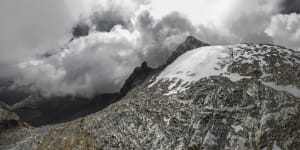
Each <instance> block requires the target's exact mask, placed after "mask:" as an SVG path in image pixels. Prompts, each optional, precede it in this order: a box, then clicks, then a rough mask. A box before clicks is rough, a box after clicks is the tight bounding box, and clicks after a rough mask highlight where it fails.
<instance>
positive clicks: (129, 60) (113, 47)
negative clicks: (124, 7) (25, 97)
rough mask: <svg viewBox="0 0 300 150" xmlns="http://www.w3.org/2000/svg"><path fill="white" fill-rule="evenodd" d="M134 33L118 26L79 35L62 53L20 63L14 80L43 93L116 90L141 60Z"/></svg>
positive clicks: (110, 91) (87, 94) (48, 94)
mask: <svg viewBox="0 0 300 150" xmlns="http://www.w3.org/2000/svg"><path fill="white" fill-rule="evenodd" d="M134 34H135V33H130V32H128V31H127V30H124V29H122V28H121V27H120V26H117V27H115V28H114V29H113V31H112V32H107V33H104V32H97V33H92V34H91V35H89V36H87V37H82V38H78V39H76V40H74V41H73V42H72V43H70V45H69V47H68V48H66V49H64V50H63V52H61V53H57V54H55V55H53V56H51V57H49V58H47V59H45V58H43V59H35V60H31V61H28V62H25V63H21V64H20V65H19V67H20V69H21V75H22V76H20V77H19V78H18V80H17V83H18V84H21V85H28V84H32V85H33V86H32V90H34V91H40V92H42V93H43V94H44V95H46V96H50V95H81V96H86V97H89V96H92V95H94V94H97V93H99V92H100V93H112V92H116V89H119V88H120V87H121V86H122V84H123V83H124V81H125V79H126V78H127V77H128V75H129V74H130V73H131V71H132V70H133V68H134V67H135V66H138V65H139V63H140V61H139V58H138V56H137V55H136V52H135V51H134V47H136V45H135V43H136V38H135V37H136V35H134Z"/></svg>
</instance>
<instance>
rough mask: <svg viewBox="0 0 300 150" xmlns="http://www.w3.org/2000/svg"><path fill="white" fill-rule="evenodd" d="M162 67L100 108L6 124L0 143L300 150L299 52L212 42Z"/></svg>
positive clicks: (8, 145)
mask: <svg viewBox="0 0 300 150" xmlns="http://www.w3.org/2000/svg"><path fill="white" fill-rule="evenodd" d="M154 72H155V71H154ZM156 72H158V73H152V75H151V76H149V77H148V78H147V79H146V81H145V82H143V83H140V84H137V85H138V86H137V87H135V88H133V89H132V90H131V91H130V92H129V93H127V95H126V96H125V97H124V98H122V99H121V100H120V101H118V102H116V103H114V104H112V105H110V106H108V107H107V108H105V109H103V110H102V111H99V112H97V113H94V114H91V115H88V116H86V117H83V118H79V119H77V120H74V121H71V122H68V123H63V124H57V125H48V126H43V127H39V128H33V127H23V126H22V127H19V128H15V129H13V130H3V129H2V131H1V132H0V141H1V142H0V149H191V150H192V149H228V150H229V149H253V150H256V149H274V150H278V149H295V150H296V149H300V112H299V111H300V90H299V89H300V53H298V52H295V51H293V50H290V49H286V48H284V47H280V46H274V45H264V44H238V45H229V46H205V47H202V48H198V49H194V50H191V51H188V52H185V53H184V54H182V55H181V56H179V57H178V58H177V59H176V60H175V61H173V62H172V63H170V64H169V65H168V66H165V68H163V69H162V70H161V71H156Z"/></svg>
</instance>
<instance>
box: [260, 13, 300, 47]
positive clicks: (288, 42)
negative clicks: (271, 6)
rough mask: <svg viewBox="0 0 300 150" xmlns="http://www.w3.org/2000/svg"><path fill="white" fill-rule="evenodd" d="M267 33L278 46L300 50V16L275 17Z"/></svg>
mask: <svg viewBox="0 0 300 150" xmlns="http://www.w3.org/2000/svg"><path fill="white" fill-rule="evenodd" d="M265 32H266V33H267V34H268V35H269V36H271V37H272V38H273V40H274V41H275V42H276V43H277V44H280V45H284V46H287V47H289V48H293V49H298V50H300V14H296V13H292V14H287V15H281V14H279V15H276V16H273V17H272V19H271V23H270V25H269V26H268V27H267V28H266V30H265Z"/></svg>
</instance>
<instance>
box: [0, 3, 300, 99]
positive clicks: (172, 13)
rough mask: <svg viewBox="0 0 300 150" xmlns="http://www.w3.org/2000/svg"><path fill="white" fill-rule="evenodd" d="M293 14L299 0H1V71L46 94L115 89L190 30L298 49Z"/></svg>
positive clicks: (222, 40) (221, 40)
mask: <svg viewBox="0 0 300 150" xmlns="http://www.w3.org/2000/svg"><path fill="white" fill-rule="evenodd" d="M298 13H300V2H299V1H298V0H251V1H250V0H249V1H245V0H76V1H75V0H43V1H41V0H22V1H20V0H1V1H0V20H1V21H0V23H1V26H0V33H1V34H0V53H1V55H0V69H1V72H0V77H7V76H9V77H14V78H15V79H14V80H15V82H16V84H30V85H32V90H38V91H41V92H43V93H45V95H53V94H56V95H65V94H71V95H82V96H92V95H94V94H98V93H107V92H116V91H118V90H119V89H120V87H121V86H122V84H123V83H124V81H125V79H126V78H127V77H128V75H129V74H130V73H131V71H132V70H133V69H134V68H135V67H136V66H138V65H139V64H140V63H141V62H142V61H147V62H148V63H149V64H150V65H151V66H152V67H157V66H159V65H161V64H163V63H165V61H166V60H167V58H168V57H169V56H170V54H171V53H172V51H174V50H175V48H176V46H177V45H178V44H179V43H181V42H182V41H184V39H185V37H186V36H188V35H194V36H195V37H197V38H198V39H200V40H203V41H205V42H208V43H211V44H234V43H245V42H247V43H251V42H256V43H271V44H280V45H283V46H286V47H288V48H293V49H295V50H300V42H299V41H300V15H299V14H298ZM73 36H74V37H75V38H73ZM71 38H73V40H71V41H70V39H71ZM69 41H70V42H69ZM45 53H47V54H51V56H50V55H48V57H42V56H41V55H42V54H45ZM49 56H50V57H49Z"/></svg>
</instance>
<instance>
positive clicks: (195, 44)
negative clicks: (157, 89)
mask: <svg viewBox="0 0 300 150" xmlns="http://www.w3.org/2000/svg"><path fill="white" fill-rule="evenodd" d="M202 46H209V44H207V43H205V42H202V41H200V40H198V39H197V38H195V37H194V36H191V35H190V36H188V37H187V38H186V39H185V41H184V42H183V43H181V44H180V45H179V46H178V47H177V49H176V51H174V52H173V53H172V55H171V57H170V58H169V59H168V60H167V64H170V63H172V62H173V61H174V60H175V59H176V58H177V57H179V56H180V55H182V54H184V53H185V52H187V51H189V50H193V49H195V48H199V47H202Z"/></svg>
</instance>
